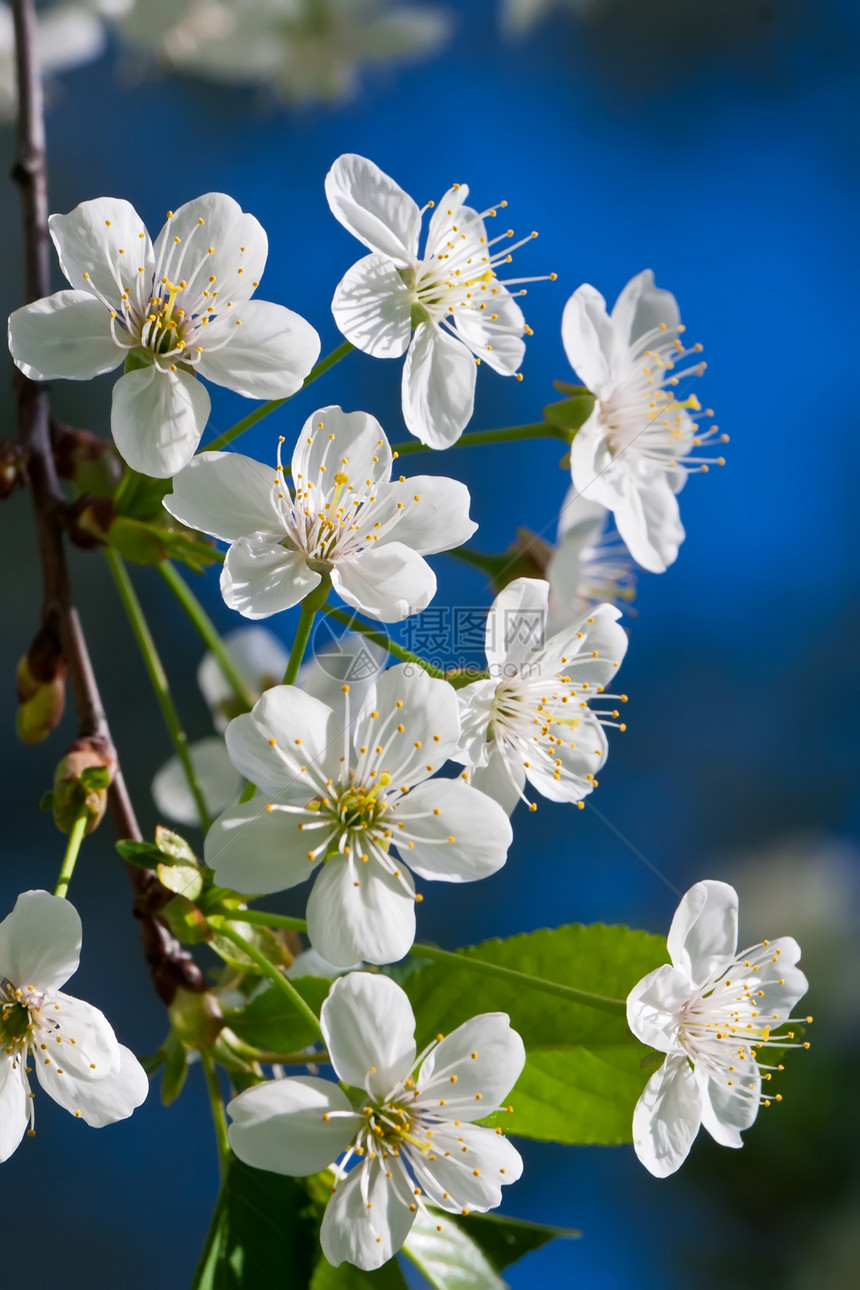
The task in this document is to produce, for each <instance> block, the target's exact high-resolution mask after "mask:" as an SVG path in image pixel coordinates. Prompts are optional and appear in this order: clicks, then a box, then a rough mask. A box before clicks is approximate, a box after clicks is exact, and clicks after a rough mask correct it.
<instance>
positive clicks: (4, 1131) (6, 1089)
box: [0, 1053, 30, 1164]
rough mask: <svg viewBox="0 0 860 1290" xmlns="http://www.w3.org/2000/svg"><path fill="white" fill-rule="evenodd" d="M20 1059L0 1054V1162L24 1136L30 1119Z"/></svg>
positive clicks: (28, 1102) (8, 1155) (28, 1101)
mask: <svg viewBox="0 0 860 1290" xmlns="http://www.w3.org/2000/svg"><path fill="white" fill-rule="evenodd" d="M22 1075H23V1072H22V1070H21V1063H20V1060H15V1061H14V1062H13V1060H12V1059H11V1057H8V1056H7V1055H6V1054H5V1053H3V1054H2V1056H0V1164H2V1163H3V1161H4V1160H8V1159H9V1157H10V1156H11V1155H12V1153H13V1152H14V1151H15V1150H16V1148H17V1147H18V1145H19V1144H20V1142H21V1139H22V1138H23V1136H24V1133H25V1131H26V1128H27V1125H28V1123H29V1119H30V1099H29V1097H28V1096H27V1090H26V1088H25V1087H24V1080H23V1078H22Z"/></svg>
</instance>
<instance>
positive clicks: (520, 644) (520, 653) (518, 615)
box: [484, 578, 549, 680]
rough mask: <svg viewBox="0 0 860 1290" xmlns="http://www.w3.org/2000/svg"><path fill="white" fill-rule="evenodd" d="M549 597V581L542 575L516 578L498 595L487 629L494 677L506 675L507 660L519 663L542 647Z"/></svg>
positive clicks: (487, 649) (486, 635)
mask: <svg viewBox="0 0 860 1290" xmlns="http://www.w3.org/2000/svg"><path fill="white" fill-rule="evenodd" d="M548 598H549V583H547V582H545V581H544V580H543V578H515V579H514V581H513V582H509V583H508V585H507V586H506V587H505V588H504V590H503V591H500V592H499V594H498V596H496V599H495V600H494V601H493V604H492V607H491V609H490V612H489V613H488V615H487V626H486V629H485V632H484V649H485V651H486V655H487V663H488V664H489V668H490V676H491V677H492V678H493V679H494V680H499V679H500V678H502V677H503V676H504V675H505V670H504V669H505V664H506V663H508V664H515V665H517V666H519V665H520V664H522V663H524V662H525V661H526V659H528V658H529V657H530V656H531V655H532V654H534V653H536V652H537V651H538V650H540V649H541V648H542V647H543V645H544V641H545V639H546V615H547V600H548Z"/></svg>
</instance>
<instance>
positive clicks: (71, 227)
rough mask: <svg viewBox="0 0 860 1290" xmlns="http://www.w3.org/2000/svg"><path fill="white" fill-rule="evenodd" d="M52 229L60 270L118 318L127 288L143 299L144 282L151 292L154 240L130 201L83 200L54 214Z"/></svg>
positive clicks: (115, 198) (117, 199)
mask: <svg viewBox="0 0 860 1290" xmlns="http://www.w3.org/2000/svg"><path fill="white" fill-rule="evenodd" d="M48 228H49V229H50V232H51V237H52V238H53V240H54V245H55V246H56V248H57V255H58V256H59V258H60V268H61V269H62V270H63V273H65V275H66V277H67V278H68V280H69V283H70V285H71V286H73V287H75V288H76V289H77V290H79V291H87V292H90V293H91V294H93V295H95V294H97V293H98V294H99V295H100V296H101V297H102V298H103V299H105V300H108V301H110V303H111V304H112V305H113V307H114V308H115V309H116V311H117V313H118V314H120V316H122V313H123V309H122V299H121V297H122V294H123V292H124V291H127V292H128V295H129V297H130V299H131V300H138V299H140V296H141V288H140V281H141V280H143V281H144V282H145V284H146V290H147V291H148V290H149V283H150V279H151V277H152V273H153V271H154V269H155V261H154V260H153V256H152V244H151V242H150V240H149V234H148V233H147V231H146V228H145V226H144V224H143V221H142V220H141V218H140V216H139V215H138V213H137V211H136V210H135V209H134V207H133V206H132V205H131V203H130V202H126V201H123V200H122V198H118V197H96V198H94V199H93V200H92V201H87V202H81V204H80V206H76V207H75V209H74V210H73V211H70V212H69V214H68V215H52V216H51V218H50V219H49V220H48ZM141 234H142V235H143V236H141ZM141 267H142V268H143V270H144V271H143V273H140V272H139V270H140V268H141ZM85 275H88V276H85Z"/></svg>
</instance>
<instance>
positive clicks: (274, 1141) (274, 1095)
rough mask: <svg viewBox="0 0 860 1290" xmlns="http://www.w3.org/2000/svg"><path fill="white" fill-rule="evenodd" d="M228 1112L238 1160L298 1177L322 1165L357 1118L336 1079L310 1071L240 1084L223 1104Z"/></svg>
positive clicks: (345, 1138) (334, 1154) (342, 1146)
mask: <svg viewBox="0 0 860 1290" xmlns="http://www.w3.org/2000/svg"><path fill="white" fill-rule="evenodd" d="M227 1113H228V1115H229V1116H230V1119H231V1120H232V1124H231V1125H230V1127H229V1129H228V1131H227V1136H228V1137H229V1139H230V1146H231V1147H232V1148H233V1150H234V1151H235V1153H236V1155H237V1156H238V1157H239V1159H240V1160H242V1161H244V1163H245V1164H246V1165H251V1166H252V1167H253V1168H254V1169H268V1170H269V1171H270V1172H271V1173H276V1174H291V1175H293V1176H295V1177H298V1178H302V1177H306V1176H307V1175H308V1174H316V1173H319V1172H320V1170H322V1169H325V1168H327V1167H328V1166H329V1165H330V1164H331V1163H332V1161H333V1160H335V1159H337V1157H338V1156H339V1155H340V1154H341V1152H342V1151H344V1150H345V1149H346V1148H347V1147H348V1146H349V1143H350V1140H351V1139H352V1137H353V1136H354V1134H355V1133H356V1131H357V1130H358V1128H359V1126H360V1124H361V1117H360V1116H358V1115H354V1114H353V1113H352V1107H351V1106H350V1102H349V1099H348V1097H347V1096H346V1094H345V1093H344V1092H343V1090H342V1089H340V1088H338V1086H337V1084H334V1083H332V1081H331V1080H324V1079H314V1078H313V1077H312V1076H310V1075H297V1076H290V1077H289V1078H288V1079H276V1080H267V1081H266V1083H265V1084H256V1085H255V1086H254V1087H253V1088H248V1089H245V1091H244V1093H240V1094H239V1096H238V1097H234V1098H233V1100H232V1101H231V1102H229V1103H228V1104H227ZM323 1117H325V1118H323Z"/></svg>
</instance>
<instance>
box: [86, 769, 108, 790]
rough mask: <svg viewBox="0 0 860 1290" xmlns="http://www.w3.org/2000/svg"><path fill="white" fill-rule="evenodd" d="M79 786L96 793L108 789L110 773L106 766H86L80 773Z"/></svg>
mask: <svg viewBox="0 0 860 1290" xmlns="http://www.w3.org/2000/svg"><path fill="white" fill-rule="evenodd" d="M81 784H82V785H83V786H84V788H87V789H95V790H96V791H98V790H99V789H102V788H110V771H109V770H108V768H107V766H87V767H86V769H85V770H82V771H81Z"/></svg>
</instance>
